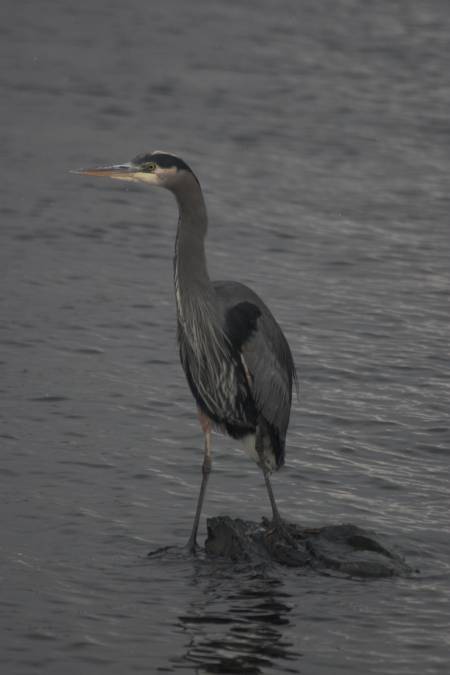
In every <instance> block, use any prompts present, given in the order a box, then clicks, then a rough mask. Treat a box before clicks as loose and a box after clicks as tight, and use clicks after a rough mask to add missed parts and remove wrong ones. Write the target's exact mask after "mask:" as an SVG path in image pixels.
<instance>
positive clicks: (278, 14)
mask: <svg viewBox="0 0 450 675" xmlns="http://www.w3.org/2000/svg"><path fill="white" fill-rule="evenodd" d="M2 7H3V14H4V16H3V19H2V22H1V29H0V30H1V41H0V53H1V57H2V70H1V77H0V79H1V86H2V90H3V97H2V100H3V105H2V107H1V110H0V115H1V119H2V122H3V124H2V127H1V129H2V131H1V137H0V138H1V147H2V157H3V161H4V165H5V168H4V171H3V180H2V182H1V185H0V192H1V207H0V208H1V212H2V224H1V229H0V238H1V239H0V240H1V245H0V270H1V280H2V281H1V285H0V313H1V314H0V316H1V317H2V321H1V324H0V362H1V364H0V365H1V372H2V374H1V379H0V396H1V428H0V438H1V447H2V453H1V457H2V461H1V466H0V477H1V490H0V497H1V502H2V515H3V518H2V522H3V526H2V537H1V559H0V565H1V567H0V572H1V579H2V591H1V595H0V603H1V604H0V627H1V649H0V663H1V667H2V672H5V673H8V674H10V675H18V674H22V673H23V674H25V673H34V672H42V673H46V675H47V674H48V675H53V674H55V675H56V674H58V675H59V674H60V673H61V672H62V671H64V672H65V673H77V674H78V673H80V672H83V673H103V672H105V673H106V672H107V673H108V674H112V673H118V674H119V673H120V674H122V673H131V672H147V673H153V672H155V673H156V672H178V671H179V672H186V673H217V672H221V673H252V674H253V673H255V674H259V673H308V675H311V674H313V675H314V674H316V673H317V674H321V675H322V674H326V673H336V672H343V673H346V674H349V673H354V674H355V675H357V674H358V675H359V674H360V673H362V672H364V673H379V674H380V675H381V674H383V675H386V674H389V673H392V674H395V675H401V674H402V673H405V674H406V673H407V674H408V675H411V674H416V673H417V674H419V673H420V674H421V675H424V674H431V673H447V672H448V661H449V655H450V637H449V636H450V631H449V629H450V619H449V601H450V584H449V581H450V563H449V560H450V537H449V526H448V504H449V496H450V485H449V475H450V472H449V463H450V462H449V447H450V432H449V421H448V393H449V361H448V341H449V340H448V339H449V323H450V322H449V304H448V300H449V275H448V261H449V248H450V246H449V243H450V238H449V233H448V211H449V197H448V173H449V169H450V157H449V154H448V135H449V131H450V128H449V122H448V109H449V104H450V85H449V83H448V77H447V74H448V69H449V65H450V64H449V58H450V57H449V52H448V48H447V46H448V30H449V18H450V17H449V14H448V8H447V5H446V3H443V2H439V1H437V0H436V1H431V2H427V3H422V2H419V1H418V0H417V1H416V0H414V1H413V2H409V3H403V2H391V1H389V2H388V1H387V0H386V1H381V2H377V3H375V4H374V5H373V6H372V5H371V6H369V5H368V4H367V3H363V2H357V1H356V0H355V1H351V0H339V1H337V2H336V1H334V2H324V3H315V2H312V1H311V2H310V1H307V2H303V3H301V4H299V3H294V2H281V3H277V4H276V5H275V4H274V3H270V2H268V1H266V0H265V1H264V2H260V3H258V4H256V3H245V4H240V3H233V2H230V3H221V2H206V1H205V0H203V1H200V2H197V3H195V4H194V5H193V4H192V3H182V2H180V1H175V0H172V1H170V0H169V1H168V2H165V3H163V4H161V3H160V4H156V3H141V2H138V1H137V0H131V2H128V3H119V2H115V1H113V2H105V0H95V1H94V2H92V1H90V2H87V1H86V0H82V1H81V2H77V3H75V4H74V3H71V2H67V1H66V0H64V1H62V2H58V3H52V2H50V1H49V0H43V1H42V2H39V3H17V2H16V3H12V2H10V1H6V2H4V3H3V6H2ZM156 148H160V149H161V148H162V149H166V150H169V151H174V152H178V153H179V154H180V155H181V156H183V157H184V158H185V159H186V160H187V161H188V162H189V163H190V164H192V167H193V168H194V170H195V171H196V172H197V173H198V175H199V177H200V179H201V181H202V184H203V186H204V190H205V195H206V199H207V203H208V208H209V214H210V222H211V227H210V235H209V239H208V242H209V244H208V247H209V248H208V250H209V260H210V270H211V274H212V276H213V277H216V278H224V277H225V278H227V277H229V278H233V279H239V280H241V281H243V282H245V283H248V284H249V285H251V286H252V287H253V288H255V290H257V291H258V292H259V293H260V294H261V295H262V297H264V299H265V300H266V301H267V302H268V304H269V305H270V306H271V307H272V309H273V310H274V313H275V314H276V316H277V318H278V319H279V321H280V323H281V324H282V326H283V328H284V329H285V332H286V335H287V336H288V338H289V341H290V344H291V346H292V350H293V353H294V356H295V360H296V362H297V365H298V368H299V373H300V382H301V385H300V397H299V400H298V401H296V402H295V404H294V409H293V414H292V422H291V427H290V433H289V440H288V454H287V466H286V467H285V468H284V469H283V471H282V472H280V474H278V475H277V476H275V477H274V489H275V491H276V494H277V496H278V500H279V503H280V508H281V509H282V511H283V513H284V514H285V515H286V517H287V518H288V519H290V520H292V521H294V522H301V523H303V524H305V525H311V526H315V525H325V524H331V523H340V522H351V523H355V524H356V525H360V526H362V527H364V528H368V529H372V530H373V531H374V532H376V533H380V534H382V535H383V536H386V537H387V538H388V541H390V543H391V545H392V546H393V547H395V548H396V550H398V551H399V552H400V553H401V554H402V555H404V556H405V558H406V560H407V561H408V563H409V564H410V565H411V566H413V567H414V568H415V569H418V570H420V572H419V573H417V574H414V575H413V576H412V577H411V578H407V579H388V580H382V581H371V582H362V581H357V580H354V579H347V578H342V577H338V576H322V575H317V574H314V573H312V572H298V571H294V570H290V569H283V568H277V567H274V568H272V569H262V568H253V567H251V566H247V567H246V566H242V565H241V566H233V565H230V564H225V563H218V562H211V561H208V560H205V559H204V558H202V557H200V558H199V559H198V560H190V559H184V558H182V557H177V556H173V557H169V558H168V559H165V558H164V559H154V560H148V559H147V558H146V554H147V552H148V551H149V550H150V549H154V548H155V547H157V546H163V545H169V544H170V545H172V544H182V543H184V541H185V540H186V537H187V535H188V533H189V528H190V524H191V519H192V515H193V510H194V504H195V499H196V494H197V489H198V486H199V482H200V462H201V445H202V443H201V437H200V433H199V429H198V425H197V421H196V418H195V414H194V406H193V404H192V401H191V398H190V395H189V392H188V389H187V386H186V384H185V382H184V379H183V376H182V372H181V368H180V366H179V364H178V360H177V353H176V343H175V332H174V323H175V322H174V314H175V310H174V302H173V291H172V287H171V284H172V280H171V259H172V249H173V240H174V234H175V223H176V209H175V204H174V203H173V201H172V199H171V197H170V195H169V194H167V193H163V192H162V191H152V192H151V194H149V191H148V190H145V188H139V187H136V188H135V187H130V188H127V187H126V186H125V185H121V184H115V183H113V182H112V181H111V182H107V181H105V182H103V181H100V180H98V181H96V180H94V179H88V178H82V177H79V176H74V175H71V174H69V173H68V169H70V168H76V167H79V166H83V165H86V164H91V163H94V164H95V163H97V162H110V161H111V162H120V161H127V160H128V159H130V158H131V157H132V156H134V155H135V154H136V153H137V152H139V151H143V150H152V149H156ZM268 512H269V508H268V503H267V497H266V494H265V491H264V485H263V481H262V479H261V476H260V475H259V471H258V469H257V468H256V466H254V465H253V464H251V463H250V462H249V461H248V460H247V458H246V457H245V456H244V454H243V453H242V451H241V450H240V449H239V448H234V447H233V443H231V442H230V441H228V440H227V439H222V438H220V437H217V438H215V452H214V466H213V474H212V477H211V480H210V485H209V488H208V496H207V501H206V507H205V513H204V516H211V515H218V514H228V515H231V516H236V517H237V516H240V517H246V518H249V519H254V520H258V519H259V518H260V517H261V516H262V515H268ZM201 536H202V538H204V536H205V521H204V519H203V521H202V528H201Z"/></svg>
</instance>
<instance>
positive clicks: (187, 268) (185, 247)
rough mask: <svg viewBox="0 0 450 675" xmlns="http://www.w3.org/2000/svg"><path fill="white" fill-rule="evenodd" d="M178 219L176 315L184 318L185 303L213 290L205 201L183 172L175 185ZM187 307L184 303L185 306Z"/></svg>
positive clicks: (175, 259)
mask: <svg viewBox="0 0 450 675" xmlns="http://www.w3.org/2000/svg"><path fill="white" fill-rule="evenodd" d="M175 197H176V200H177V203H178V210H179V220H178V231H177V238H176V244H175V258H174V281H175V292H176V299H177V309H178V314H179V318H180V319H181V320H182V321H183V320H185V319H186V317H185V314H186V313H187V312H185V311H184V306H185V305H187V304H188V303H190V301H196V300H197V301H201V300H207V299H209V298H210V297H211V295H212V294H213V288H212V285H211V281H210V279H209V275H208V269H207V266H206V255H205V236H206V231H207V227H208V218H207V214H206V207H205V202H204V199H203V194H202V190H201V188H200V185H199V183H198V182H197V180H196V179H195V178H194V176H192V175H191V174H186V176H185V177H184V180H183V182H182V183H181V184H180V185H178V186H177V189H176V191H175ZM187 309H188V307H187V306H186V310H187Z"/></svg>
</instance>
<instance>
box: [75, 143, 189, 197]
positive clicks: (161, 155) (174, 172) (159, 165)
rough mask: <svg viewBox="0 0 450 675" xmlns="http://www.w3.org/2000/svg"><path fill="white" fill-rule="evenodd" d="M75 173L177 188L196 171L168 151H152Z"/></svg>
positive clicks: (170, 188) (172, 188) (171, 188)
mask: <svg viewBox="0 0 450 675" xmlns="http://www.w3.org/2000/svg"><path fill="white" fill-rule="evenodd" d="M74 173H78V174H82V175H85V176H108V177H109V178H114V179H116V180H126V181H132V182H134V183H148V184H150V185H158V186H160V187H165V188H167V189H169V190H175V189H176V187H177V185H178V184H179V183H180V181H182V180H183V178H185V177H186V176H187V175H191V176H193V177H194V178H195V175H194V173H193V172H192V170H191V169H190V168H189V166H188V165H187V164H186V163H185V162H183V160H182V159H180V158H179V157H177V156H176V155H171V154H169V153H167V152H159V151H155V152H151V153H143V154H141V155H137V157H135V158H134V159H133V160H132V161H131V162H126V163H124V164H111V165H110V166H98V167H93V168H91V169H79V170H77V171H75V172H74Z"/></svg>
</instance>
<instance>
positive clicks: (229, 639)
mask: <svg viewBox="0 0 450 675" xmlns="http://www.w3.org/2000/svg"><path fill="white" fill-rule="evenodd" d="M192 585H193V586H197V587H198V590H199V591H200V592H199V593H198V595H197V596H196V598H195V600H192V601H191V603H190V607H189V609H188V611H187V612H186V613H185V614H184V615H182V616H180V617H179V624H178V627H182V629H183V630H184V631H185V632H186V633H187V635H188V636H189V640H188V642H187V645H186V646H187V648H186V653H185V654H184V655H183V656H181V658H180V657H178V658H175V659H174V660H173V663H174V664H176V665H178V666H179V667H181V666H184V667H186V665H187V664H193V665H196V666H197V667H198V668H201V671H202V672H206V673H242V675H253V674H254V675H257V674H258V673H262V672H263V669H266V668H269V667H274V666H275V665H276V667H277V670H279V671H282V670H283V666H282V663H280V662H283V661H289V662H291V663H290V664H289V665H290V666H292V667H289V666H288V664H287V663H286V671H288V672H290V673H296V672H300V671H298V670H297V669H296V668H295V666H293V664H292V661H295V660H297V659H298V657H299V656H300V654H299V653H298V652H296V651H294V649H293V648H292V643H291V642H290V641H288V640H286V639H285V638H283V633H284V627H286V626H289V625H290V621H289V613H290V612H291V609H292V607H291V606H290V600H291V598H290V596H289V594H288V593H286V592H285V591H283V582H282V581H281V580H280V579H278V578H276V576H275V572H272V573H270V572H269V571H267V570H261V569H258V570H255V568H252V569H251V570H249V569H248V568H247V569H243V568H242V567H240V568H238V569H236V567H232V568H231V569H230V567H229V566H227V568H225V567H223V566H222V567H221V566H211V565H210V564H208V565H207V566H206V565H202V566H201V569H198V568H197V570H196V577H195V579H193V580H192Z"/></svg>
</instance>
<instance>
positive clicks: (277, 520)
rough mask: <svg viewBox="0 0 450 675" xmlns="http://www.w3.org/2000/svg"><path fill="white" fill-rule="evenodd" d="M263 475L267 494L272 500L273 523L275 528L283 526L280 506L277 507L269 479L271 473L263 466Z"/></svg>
mask: <svg viewBox="0 0 450 675" xmlns="http://www.w3.org/2000/svg"><path fill="white" fill-rule="evenodd" d="M263 474H264V480H265V482H266V488H267V492H268V495H269V499H270V505H271V507H272V514H273V523H274V525H275V526H277V525H281V523H282V520H281V516H280V512H279V511H278V506H277V503H276V501H275V497H274V494H273V490H272V483H271V482H270V478H269V475H270V474H269V471H268V470H267V468H266V466H265V465H263Z"/></svg>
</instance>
